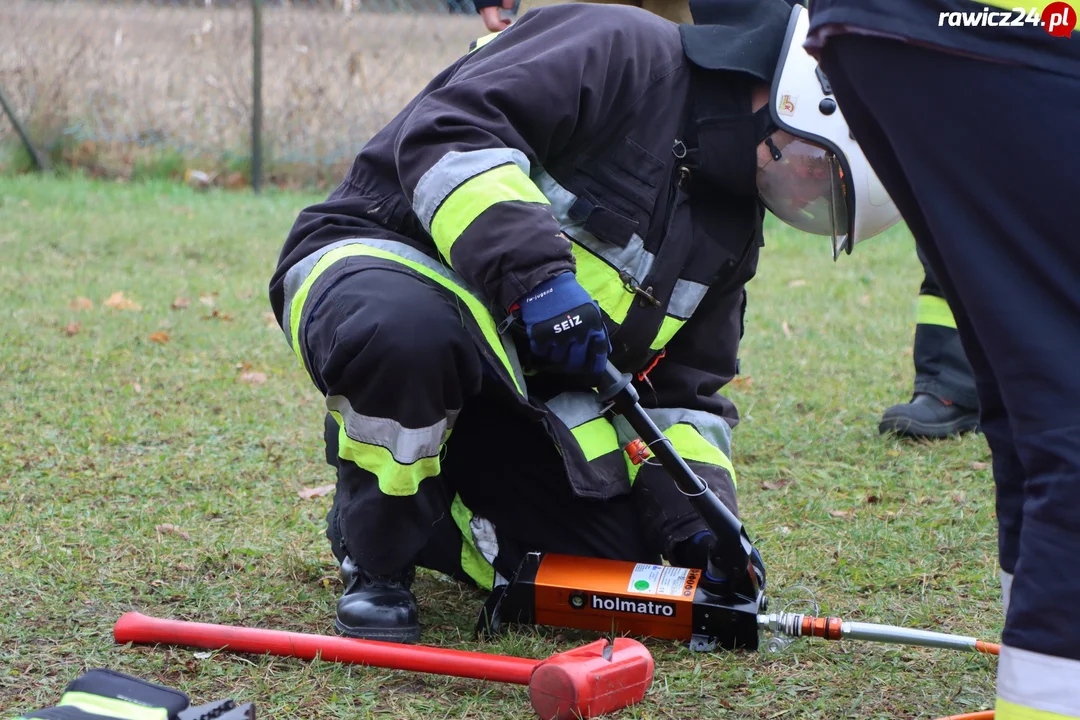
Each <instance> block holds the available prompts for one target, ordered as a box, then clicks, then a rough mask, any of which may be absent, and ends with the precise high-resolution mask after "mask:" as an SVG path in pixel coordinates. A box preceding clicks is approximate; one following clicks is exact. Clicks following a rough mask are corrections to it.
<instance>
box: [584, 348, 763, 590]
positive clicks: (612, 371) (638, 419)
mask: <svg viewBox="0 0 1080 720" xmlns="http://www.w3.org/2000/svg"><path fill="white" fill-rule="evenodd" d="M632 380H633V378H632V376H631V375H629V374H626V373H621V372H619V370H618V369H617V368H616V367H615V366H614V365H613V364H612V363H611V362H610V361H609V362H608V364H607V368H606V369H605V373H604V376H603V378H602V381H601V386H600V387H599V388H598V392H599V396H600V400H601V401H602V402H610V403H612V406H613V409H614V410H615V412H617V413H618V414H619V415H622V416H623V417H624V418H625V419H626V421H627V422H628V423H629V424H630V427H632V428H633V429H634V432H636V433H637V434H638V437H639V438H640V439H641V440H642V442H644V443H645V444H646V445H647V446H648V448H649V451H650V452H651V453H653V454H654V455H655V456H656V458H657V459H658V460H659V461H660V464H661V465H662V466H663V468H664V470H666V471H667V473H668V475H670V476H671V479H672V480H673V481H674V482H675V485H676V486H678V488H679V490H681V491H682V493H683V494H684V495H686V496H687V497H688V499H689V500H690V503H691V505H693V506H694V509H695V510H697V512H698V515H700V516H701V519H702V521H703V522H704V523H705V526H706V527H708V528H709V531H710V532H711V533H712V535H713V537H714V538H716V544H715V546H714V549H713V558H712V563H711V564H713V565H715V566H716V567H713V568H710V571H712V572H714V573H716V574H719V575H721V576H722V577H723V578H725V579H727V578H732V579H741V578H743V577H744V576H747V575H750V576H753V572H752V571H751V570H750V569H749V562H750V553H751V552H752V549H753V546H752V545H751V543H750V539H749V537H748V536H747V534H746V530H745V528H744V527H743V524H742V522H740V521H739V519H738V518H737V517H735V514H734V513H732V512H731V510H729V509H728V508H727V506H726V505H724V503H722V502H721V501H720V498H718V497H717V496H716V493H714V492H713V491H712V490H711V489H710V488H709V486H708V485H707V484H705V482H704V481H703V480H702V479H701V478H699V477H698V476H697V473H695V472H694V471H693V470H692V469H691V468H690V466H689V465H687V463H686V461H685V460H683V458H682V457H681V456H680V455H679V454H678V453H677V452H676V451H675V449H674V448H673V447H672V446H671V442H670V441H669V440H668V439H667V438H666V437H665V436H664V434H663V433H662V432H661V431H660V429H659V428H658V427H657V426H656V424H655V423H654V422H653V421H652V418H650V417H649V415H648V413H646V412H645V410H644V409H643V408H642V407H641V404H640V403H639V402H638V400H639V396H638V393H637V390H635V389H634V386H633V384H632ZM710 574H711V573H710ZM714 577H715V575H714ZM753 584H754V585H756V579H754V583H753ZM755 590H756V588H755Z"/></svg>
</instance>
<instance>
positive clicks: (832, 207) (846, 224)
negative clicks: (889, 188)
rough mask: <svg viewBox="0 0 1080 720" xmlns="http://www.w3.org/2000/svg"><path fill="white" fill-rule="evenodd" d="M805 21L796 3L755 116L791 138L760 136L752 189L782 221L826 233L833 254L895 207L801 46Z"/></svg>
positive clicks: (889, 220)
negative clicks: (765, 157)
mask: <svg viewBox="0 0 1080 720" xmlns="http://www.w3.org/2000/svg"><path fill="white" fill-rule="evenodd" d="M809 25H810V21H809V18H808V16H807V11H806V8H804V7H802V6H801V5H799V4H797V3H796V4H795V5H794V7H793V8H792V12H791V17H790V19H789V20H788V26H787V35H786V36H785V38H784V44H783V48H782V50H781V51H780V58H779V62H778V63H777V68H776V72H775V73H774V75H773V80H772V88H771V92H770V93H769V108H768V110H769V114H768V116H767V117H764V112H762V116H763V117H762V118H761V119H762V120H764V122H765V123H766V131H772V129H773V128H775V129H777V130H782V131H784V132H786V133H788V134H789V135H790V136H793V137H786V136H785V135H784V132H781V133H776V134H775V135H770V137H769V138H767V139H766V140H765V143H766V145H767V147H768V149H769V151H770V152H771V154H772V159H771V161H769V162H767V163H766V164H765V165H764V166H763V167H762V168H761V169H760V170H759V171H758V192H759V194H760V197H761V201H762V202H763V203H764V204H765V207H767V208H768V209H769V211H770V212H772V213H773V214H774V215H776V216H777V217H778V218H779V219H780V220H783V221H784V222H785V223H787V224H788V225H791V226H793V227H795V228H798V229H799V230H803V231H805V232H808V233H812V234H815V235H828V236H831V237H832V246H833V260H836V259H837V258H838V257H839V256H840V253H841V252H847V253H848V254H851V251H852V249H853V248H854V247H855V245H856V244H857V243H859V242H862V241H863V240H866V239H867V238H871V237H874V236H875V235H877V234H879V233H881V232H883V231H885V230H886V229H888V228H889V227H891V226H892V225H894V224H895V223H896V222H897V221H898V220H900V213H899V211H898V210H897V209H896V206H895V205H894V204H893V202H892V199H891V198H890V197H889V194H888V193H887V192H886V191H885V188H884V187H883V186H882V185H881V181H880V180H879V179H878V177H877V175H876V174H875V173H874V171H873V169H872V168H871V167H870V163H869V162H867V160H866V156H865V155H863V152H862V150H861V149H859V146H858V144H857V143H856V142H855V140H854V138H853V137H852V135H851V131H850V130H849V128H848V125H847V121H845V120H844V115H843V113H841V112H840V108H839V107H838V105H837V103H836V98H835V97H834V96H833V94H832V88H831V87H830V86H829V82H828V78H826V77H825V75H824V73H823V72H822V71H821V69H820V68H819V67H818V64H817V61H816V60H814V58H813V57H811V56H810V54H809V53H807V52H806V50H805V49H804V48H803V43H804V42H805V40H806V34H807V29H808V28H809ZM764 110H765V108H762V111H764ZM763 134H764V133H763ZM763 134H759V137H762V136H763Z"/></svg>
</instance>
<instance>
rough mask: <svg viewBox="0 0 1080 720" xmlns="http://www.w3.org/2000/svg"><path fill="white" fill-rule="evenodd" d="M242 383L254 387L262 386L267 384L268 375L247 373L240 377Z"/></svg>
mask: <svg viewBox="0 0 1080 720" xmlns="http://www.w3.org/2000/svg"><path fill="white" fill-rule="evenodd" d="M240 381H241V382H246V383H251V384H252V385H262V384H263V383H264V382H266V373H261V372H246V373H243V374H242V375H241V376H240Z"/></svg>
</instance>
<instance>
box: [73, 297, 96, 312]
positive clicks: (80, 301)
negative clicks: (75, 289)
mask: <svg viewBox="0 0 1080 720" xmlns="http://www.w3.org/2000/svg"><path fill="white" fill-rule="evenodd" d="M68 307H69V308H71V309H72V310H93V309H94V303H93V301H92V300H90V298H85V297H81V296H80V297H77V298H75V299H74V300H72V301H71V302H69V303H68Z"/></svg>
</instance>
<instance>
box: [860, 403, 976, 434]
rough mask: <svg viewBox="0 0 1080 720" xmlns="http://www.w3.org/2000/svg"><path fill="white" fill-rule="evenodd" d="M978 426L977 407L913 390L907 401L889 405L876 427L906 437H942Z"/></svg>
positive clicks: (971, 430) (970, 430)
mask: <svg viewBox="0 0 1080 720" xmlns="http://www.w3.org/2000/svg"><path fill="white" fill-rule="evenodd" d="M978 428H979V411H978V410H977V409H972V408H967V407H963V406H961V405H956V404H955V403H949V402H943V401H942V400H940V399H939V398H937V397H935V396H933V395H929V394H927V393H916V394H915V397H913V398H912V399H911V402H908V403H903V404H901V405H893V406H892V407H891V408H889V409H888V410H886V411H885V413H884V414H883V415H882V417H881V424H880V425H878V431H879V432H881V433H882V434H884V433H888V432H891V433H896V434H897V435H900V436H902V437H910V438H946V437H951V436H954V435H960V434H961V433H965V432H973V431H975V430H978Z"/></svg>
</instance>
